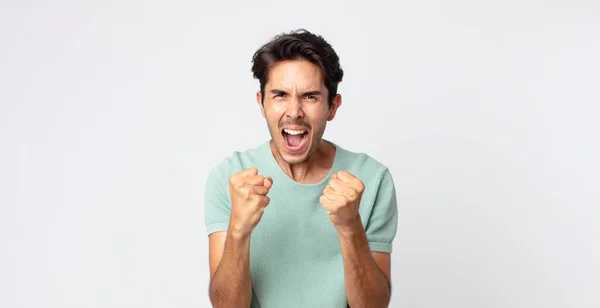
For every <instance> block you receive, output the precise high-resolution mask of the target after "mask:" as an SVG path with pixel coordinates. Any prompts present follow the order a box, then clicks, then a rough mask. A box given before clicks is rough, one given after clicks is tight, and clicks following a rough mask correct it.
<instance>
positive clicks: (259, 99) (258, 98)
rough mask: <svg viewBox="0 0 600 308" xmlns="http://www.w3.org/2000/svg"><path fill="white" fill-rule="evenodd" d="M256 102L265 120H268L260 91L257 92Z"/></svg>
mask: <svg viewBox="0 0 600 308" xmlns="http://www.w3.org/2000/svg"><path fill="white" fill-rule="evenodd" d="M256 102H257V103H258V106H259V107H260V113H261V114H262V116H263V118H266V117H267V116H266V115H265V106H264V105H263V103H262V95H261V94H260V91H257V92H256Z"/></svg>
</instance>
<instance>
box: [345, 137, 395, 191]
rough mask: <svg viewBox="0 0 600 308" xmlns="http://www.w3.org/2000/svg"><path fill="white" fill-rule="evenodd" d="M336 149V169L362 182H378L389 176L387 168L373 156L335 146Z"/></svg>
mask: <svg viewBox="0 0 600 308" xmlns="http://www.w3.org/2000/svg"><path fill="white" fill-rule="evenodd" d="M336 148H337V151H339V154H338V166H337V168H336V169H340V170H345V171H348V172H350V173H352V174H354V175H355V176H357V177H358V178H360V179H361V180H362V181H363V182H379V181H380V180H381V179H382V177H384V176H391V175H390V171H389V168H388V166H387V165H386V164H384V163H383V162H381V161H380V160H378V159H377V158H375V157H374V156H372V155H370V154H368V153H365V152H360V151H355V150H350V149H347V148H345V147H341V146H339V145H337V144H336Z"/></svg>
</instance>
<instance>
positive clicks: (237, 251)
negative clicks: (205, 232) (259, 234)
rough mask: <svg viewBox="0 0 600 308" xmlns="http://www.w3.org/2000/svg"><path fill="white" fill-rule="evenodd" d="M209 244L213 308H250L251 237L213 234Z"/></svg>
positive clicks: (220, 233)
mask: <svg viewBox="0 0 600 308" xmlns="http://www.w3.org/2000/svg"><path fill="white" fill-rule="evenodd" d="M209 242H210V243H209V245H210V252H209V253H210V257H209V258H210V270H211V273H210V274H211V281H210V291H209V293H210V294H209V296H210V301H211V303H212V305H213V307H216V308H220V307H236V308H237V307H250V302H251V301H252V281H251V279H250V261H249V260H250V236H239V235H238V236H236V235H234V234H232V233H230V232H219V233H215V234H212V235H211V236H210V238H209Z"/></svg>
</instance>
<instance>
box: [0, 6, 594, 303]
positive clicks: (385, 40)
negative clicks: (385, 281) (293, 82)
mask: <svg viewBox="0 0 600 308" xmlns="http://www.w3.org/2000/svg"><path fill="white" fill-rule="evenodd" d="M541 2H544V3H543V4H542V3H541ZM296 28H306V29H308V30H311V31H314V32H316V33H318V34H322V35H323V36H324V37H325V38H326V39H327V40H329V42H330V43H331V44H332V45H333V46H334V48H335V49H336V50H337V52H338V54H339V55H340V58H341V63H342V66H343V69H344V70H345V74H346V75H345V78H344V81H343V82H342V84H341V85H340V89H339V90H340V92H341V93H342V95H343V105H342V107H341V109H340V110H339V112H338V116H337V118H336V119H335V120H334V121H333V122H331V123H330V125H329V126H328V130H327V132H326V135H325V137H326V138H329V139H331V140H333V141H335V142H336V143H338V144H340V145H341V146H344V147H346V148H348V149H350V150H354V151H360V152H367V153H368V154H370V155H371V156H373V157H375V158H377V159H378V160H380V161H381V162H383V163H385V164H387V165H388V166H389V167H390V169H391V170H392V173H393V175H394V179H395V181H396V187H397V190H398V201H399V211H400V220H399V227H398V235H397V237H396V240H395V242H394V253H393V269H392V271H393V278H392V279H393V287H394V294H393V299H392V304H391V307H411V308H420V307H445V308H450V307H461V308H463V307H473V308H475V307H507V308H508V307H511V308H513V307H523V308H525V307H528V308H529V307H545V308H550V307H574V308H575V307H576V308H579V307H581V308H583V307H600V295H599V294H598V293H600V278H599V277H600V264H599V263H600V247H599V245H600V244H599V243H600V227H599V225H600V216H599V214H600V210H599V207H600V193H599V191H600V188H599V187H600V163H599V162H598V159H599V158H600V142H599V139H600V138H599V136H598V135H599V133H600V124H599V117H600V60H599V59H600V3H599V2H597V1H593V0H590V1H567V0H562V1H559V0H557V1H521V0H519V1H516V0H513V1H494V2H492V1H474V0H473V1H469V0H457V1H423V0H421V1H416V0H406V1H393V3H392V2H391V1H390V2H389V4H380V3H379V2H377V1H369V2H366V3H362V4H357V3H349V2H342V1H338V2H334V1H325V2H321V1H318V2H316V1H315V2H310V1H308V2H307V1H294V2H289V3H283V2H281V1H260V2H257V1H249V2H242V1H239V2H234V3H231V2H229V3H227V2H219V3H217V1H214V2H211V3H207V2H206V1H141V0H136V1H133V0H129V1H95V2H92V1H50V2H48V1H12V2H9V1H8V0H4V1H2V4H1V5H0V44H1V48H0V241H1V242H0V244H1V245H0V247H1V249H2V250H1V253H0V306H1V307H6V308H11V307H27V308H29V307H31V308H34V307H36V308H37V307H62V308H65V307H145V308H150V307H208V306H209V305H210V304H209V302H208V297H207V286H208V261H207V260H208V259H207V236H206V231H205V229H204V217H203V204H202V200H203V190H204V180H205V178H206V176H207V172H208V171H209V170H210V169H211V168H212V167H213V166H214V165H215V164H217V163H218V162H219V161H220V160H221V159H222V158H223V157H225V156H227V155H230V154H231V152H232V151H233V150H245V149H247V148H249V147H253V146H255V145H257V144H259V143H262V142H263V141H265V140H266V138H268V132H267V129H266V125H265V123H264V120H263V118H262V117H261V116H260V112H259V108H258V106H257V105H256V103H255V101H254V97H255V92H256V90H257V89H258V82H257V81H256V80H253V79H252V76H251V73H250V65H251V63H250V59H251V56H252V53H253V52H254V51H255V50H256V48H258V47H259V46H260V45H261V44H262V43H264V42H265V41H266V40H268V39H269V38H271V37H272V36H273V35H276V34H278V33H280V32H284V31H289V30H292V29H296Z"/></svg>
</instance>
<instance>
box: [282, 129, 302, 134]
mask: <svg viewBox="0 0 600 308" xmlns="http://www.w3.org/2000/svg"><path fill="white" fill-rule="evenodd" d="M283 131H284V132H286V133H288V134H290V135H300V134H304V132H306V131H305V130H291V129H284V130H283Z"/></svg>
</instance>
